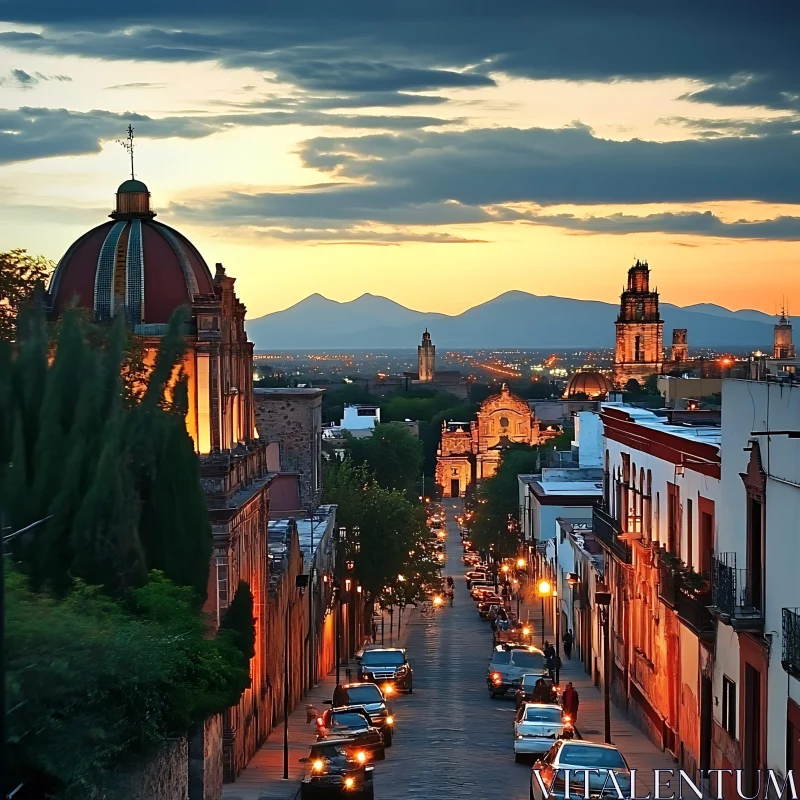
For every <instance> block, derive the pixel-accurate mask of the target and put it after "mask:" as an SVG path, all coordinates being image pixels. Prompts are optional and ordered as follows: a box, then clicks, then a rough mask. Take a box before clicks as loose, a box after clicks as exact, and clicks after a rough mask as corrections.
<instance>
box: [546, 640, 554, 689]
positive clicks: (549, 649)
mask: <svg viewBox="0 0 800 800" xmlns="http://www.w3.org/2000/svg"><path fill="white" fill-rule="evenodd" d="M544 662H545V666H546V667H547V672H548V674H549V676H550V680H553V678H554V677H555V671H556V649H555V647H553V645H551V644H550V642H545V643H544Z"/></svg>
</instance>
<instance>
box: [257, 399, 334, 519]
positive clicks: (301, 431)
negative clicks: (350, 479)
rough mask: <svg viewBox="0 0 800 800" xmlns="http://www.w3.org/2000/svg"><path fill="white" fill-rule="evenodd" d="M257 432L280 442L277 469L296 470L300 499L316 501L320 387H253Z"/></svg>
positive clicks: (269, 440) (319, 462) (319, 487)
mask: <svg viewBox="0 0 800 800" xmlns="http://www.w3.org/2000/svg"><path fill="white" fill-rule="evenodd" d="M254 397H255V417H256V429H257V430H258V436H259V438H260V439H262V440H263V441H264V442H266V443H267V444H268V445H269V444H271V443H274V442H277V443H278V444H279V445H280V468H281V472H299V473H300V476H301V477H300V503H301V505H302V506H303V507H304V508H305V507H307V506H309V505H314V506H316V505H317V504H318V503H319V499H320V497H319V495H320V493H321V490H322V480H321V473H322V390H321V389H285V390H284V389H256V390H255V394H254Z"/></svg>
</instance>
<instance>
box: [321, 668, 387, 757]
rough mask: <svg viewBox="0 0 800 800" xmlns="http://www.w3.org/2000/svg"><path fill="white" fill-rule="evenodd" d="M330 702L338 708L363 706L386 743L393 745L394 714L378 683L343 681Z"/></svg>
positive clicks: (334, 691)
mask: <svg viewBox="0 0 800 800" xmlns="http://www.w3.org/2000/svg"><path fill="white" fill-rule="evenodd" d="M328 702H330V704H331V705H332V706H335V707H336V708H352V707H355V708H363V709H364V711H366V712H367V714H369V718H370V720H372V724H373V725H374V726H375V727H376V728H377V729H378V730H379V731H380V732H381V734H382V735H383V743H384V745H385V746H386V747H391V746H392V739H393V738H394V715H393V714H392V713H391V711H390V709H389V707H388V705H387V704H386V697H385V696H384V694H383V692H382V691H381V690H380V688H379V687H378V686H377V685H376V684H374V683H343V684H341V685H339V686H337V687H336V688H335V689H334V690H333V700H330V701H328Z"/></svg>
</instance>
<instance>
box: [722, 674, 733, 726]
mask: <svg viewBox="0 0 800 800" xmlns="http://www.w3.org/2000/svg"><path fill="white" fill-rule="evenodd" d="M722 727H723V728H724V729H725V730H726V731H727V733H728V736H730V737H731V739H735V738H736V684H735V683H734V682H733V681H732V680H731V679H730V678H729V677H728V676H727V675H723V676H722Z"/></svg>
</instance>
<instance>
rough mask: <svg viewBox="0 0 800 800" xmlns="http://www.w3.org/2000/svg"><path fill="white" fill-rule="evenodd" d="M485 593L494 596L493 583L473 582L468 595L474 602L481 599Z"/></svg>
mask: <svg viewBox="0 0 800 800" xmlns="http://www.w3.org/2000/svg"><path fill="white" fill-rule="evenodd" d="M485 592H491V593H492V594H494V581H473V582H472V585H471V587H470V590H469V593H470V596H471V597H472V599H473V600H475V601H476V602H477V601H478V600H480V599H481V596H482V595H483V594H484V593H485Z"/></svg>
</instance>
